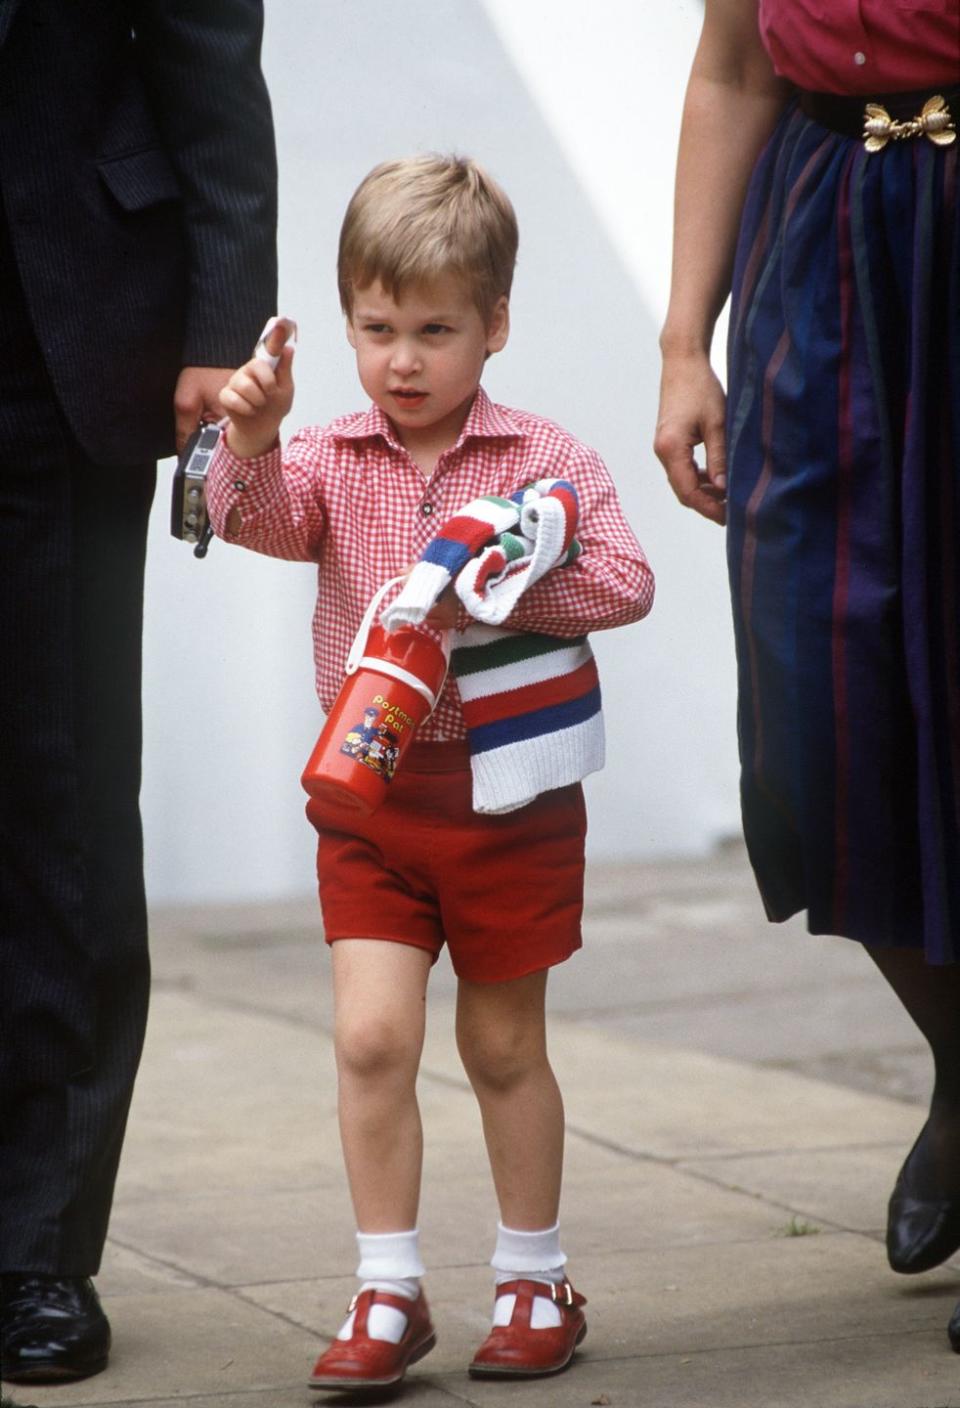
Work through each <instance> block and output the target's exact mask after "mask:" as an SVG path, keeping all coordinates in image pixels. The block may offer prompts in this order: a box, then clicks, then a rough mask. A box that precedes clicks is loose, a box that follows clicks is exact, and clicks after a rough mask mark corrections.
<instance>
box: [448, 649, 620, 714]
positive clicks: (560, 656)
mask: <svg viewBox="0 0 960 1408" xmlns="http://www.w3.org/2000/svg"><path fill="white" fill-rule="evenodd" d="M555 644H556V647H557V648H556V650H551V651H547V652H545V653H538V654H537V655H531V656H529V657H528V658H527V659H526V660H517V661H515V662H514V663H513V664H510V665H502V666H501V667H500V668H499V669H495V670H482V671H475V672H474V673H473V674H469V675H465V676H458V677H457V688H458V689H459V691H460V700H461V703H464V704H467V703H470V702H471V701H473V700H475V699H484V698H486V697H487V696H488V695H491V694H501V693H507V692H508V691H510V690H515V689H525V688H526V686H527V685H531V684H539V683H540V682H541V681H543V680H552V679H556V678H557V676H558V675H567V674H571V673H572V672H573V671H574V670H579V668H580V666H581V665H584V664H586V662H587V661H588V660H592V659H593V652H592V651H591V650H590V647H589V646H588V645H568V643H567V642H566V641H560V640H558V641H556V642H555Z"/></svg>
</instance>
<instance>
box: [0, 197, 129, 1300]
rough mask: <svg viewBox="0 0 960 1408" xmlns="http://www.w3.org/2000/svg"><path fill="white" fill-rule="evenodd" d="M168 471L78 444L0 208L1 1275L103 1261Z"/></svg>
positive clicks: (124, 1057)
mask: <svg viewBox="0 0 960 1408" xmlns="http://www.w3.org/2000/svg"><path fill="white" fill-rule="evenodd" d="M154 477H155V468H154V466H152V465H137V466H128V467H124V468H116V467H111V468H104V467H101V466H98V465H96V464H93V463H92V462H91V461H90V460H89V459H88V458H87V456H86V455H85V454H84V453H83V451H82V449H81V448H80V446H79V445H78V444H77V443H76V441H75V439H74V437H73V436H72V434H71V432H70V430H69V427H68V426H67V424H66V423H65V421H64V419H63V416H62V415H61V413H60V410H59V408H58V406H57V402H56V398H55V395H54V392H53V389H52V387H51V384H50V381H49V379H48V376H47V373H46V371H45V368H44V364H43V361H42V358H41V355H40V350H39V348H38V347H37V344H36V341H35V339H34V336H33V333H32V329H31V323H30V318H29V314H28V311H27V308H26V306H25V303H24V299H23V295H22V290H21V288H20V284H19V280H18V277H17V273H16V269H15V266H14V261H13V257H12V253H11V251H10V247H9V243H8V240H7V238H6V227H5V222H4V217H3V212H2V206H0V1271H3V1272H7V1271H39V1272H52V1273H60V1274H63V1275H92V1274H93V1273H95V1272H96V1271H97V1269H98V1267H99V1263H100V1256H101V1252H102V1249H103V1242H104V1238H105V1236H106V1227H107V1219H108V1217H109V1211H110V1204H111V1200H112V1196H113V1185H114V1181H115V1178H116V1171H117V1164H118V1160H119V1156H120V1147H121V1143H122V1139H123V1132H124V1127H125V1124H126V1117H127V1110H128V1107H129V1102H130V1095H131V1092H132V1088H133V1080H134V1076H135V1073H136V1068H137V1064H138V1061H139V1057H140V1049H141V1046H142V1042H143V1033H144V1029H145V1025H146V1010H147V994H148V987H149V960H148V956H147V926H146V913H145V902H144V893H143V878H142V841H141V828H140V817H139V809H138V792H139V785H140V742H141V725H140V636H141V620H142V604H143V568H144V556H145V549H146V527H147V518H148V514H149V509H150V501H151V497H152V493H153V484H154Z"/></svg>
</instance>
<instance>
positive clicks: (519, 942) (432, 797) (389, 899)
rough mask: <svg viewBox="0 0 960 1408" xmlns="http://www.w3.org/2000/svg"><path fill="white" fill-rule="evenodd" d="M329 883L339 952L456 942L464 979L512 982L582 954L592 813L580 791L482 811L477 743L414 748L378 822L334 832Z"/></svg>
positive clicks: (453, 950)
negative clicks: (374, 942)
mask: <svg viewBox="0 0 960 1408" xmlns="http://www.w3.org/2000/svg"><path fill="white" fill-rule="evenodd" d="M313 806H314V804H313V802H312V801H311V802H308V803H307V816H308V817H309V818H310V820H311V821H312V822H313V824H314V825H315V826H316V828H317V831H318V833H319V836H320V841H319V845H318V847H317V875H318V878H319V882H320V904H321V907H322V909H323V922H324V929H325V932H326V940H327V943H328V944H332V943H335V942H336V940H337V939H389V940H392V941H393V942H395V943H401V944H411V945H412V946H413V947H414V948H422V949H426V950H427V952H428V953H430V954H432V955H433V959H434V961H436V959H437V957H438V956H439V953H440V950H441V949H442V948H443V945H444V941H446V943H447V945H448V947H449V949H450V959H451V962H452V964H453V968H454V972H455V973H456V974H457V976H458V977H460V978H466V979H467V980H468V981H469V982H475V983H500V982H506V981H507V980H508V979H510V978H521V977H523V976H524V975H525V974H527V973H535V972H538V971H539V970H540V969H541V968H549V967H551V966H552V965H553V964H555V963H562V962H563V960H564V959H565V958H569V957H570V955H571V953H573V952H574V951H575V950H576V949H578V948H579V947H580V944H581V942H582V940H581V935H580V919H581V914H582V910H583V868H584V861H583V846H584V838H585V836H586V831H587V818H586V808H585V807H584V801H583V791H582V789H581V787H580V786H579V784H577V785H575V786H572V787H562V788H558V789H557V790H556V791H553V792H545V793H543V795H542V796H540V797H538V798H537V799H536V801H533V802H531V803H530V804H529V805H528V806H526V807H522V808H521V809H520V810H519V811H515V812H507V813H506V814H505V815H504V816H480V815H478V814H477V813H476V812H475V811H474V810H473V807H472V805H471V776H470V769H469V758H468V754H467V749H466V744H460V743H424V744H420V745H419V746H417V745H413V747H412V748H411V750H410V752H409V754H408V755H407V756H406V757H405V758H404V760H403V765H402V767H401V768H400V769H399V771H398V772H397V774H396V776H395V777H394V779H393V781H392V782H391V784H390V791H389V794H388V796H387V800H386V801H385V802H384V803H383V805H382V806H381V807H380V808H379V809H378V810H377V811H376V812H375V813H374V814H373V816H371V817H365V818H357V819H356V820H354V819H353V818H351V820H350V822H349V828H350V829H349V830H342V831H333V830H330V829H328V828H325V827H324V826H323V825H322V824H321V823H320V822H319V821H318V819H317V817H316V815H315V814H312V808H313Z"/></svg>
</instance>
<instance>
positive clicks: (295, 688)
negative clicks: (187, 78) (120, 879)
mask: <svg viewBox="0 0 960 1408" xmlns="http://www.w3.org/2000/svg"><path fill="white" fill-rule="evenodd" d="M398 17H400V21H401V22H398ZM699 17H700V5H699V0H674V3H673V4H671V5H670V6H657V7H654V6H652V5H644V6H638V5H636V4H635V3H626V0H623V2H622V3H621V0H594V3H593V4H592V5H590V6H589V7H584V6H582V5H580V4H574V3H572V0H550V3H547V0H487V3H486V4H481V3H479V0H407V3H406V4H404V5H403V6H402V7H401V8H400V9H399V10H398V8H397V6H396V5H394V4H389V3H387V0H363V3H362V4H360V3H358V0H267V38H266V45H265V55H264V63H265V69H266V73H267V78H268V82H269V84H270V89H271V93H272V95H273V101H274V109H275V117H276V123H277V134H278V145H279V153H280V170H281V232H280V254H281V297H280V304H281V308H282V309H283V311H286V312H290V313H291V314H293V315H294V316H295V317H296V318H297V319H298V321H299V324H300V333H301V343H300V348H299V350H298V353H297V381H298V393H297V402H296V405H295V407H294V412H293V416H292V421H291V423H292V424H299V423H303V422H306V421H324V420H328V419H330V418H331V417H332V416H333V415H336V414H339V413H341V412H343V411H345V410H349V409H353V408H356V407H359V406H362V405H363V397H362V393H361V392H360V390H359V387H358V386H357V383H356V378H355V374H354V371H353V365H352V361H351V356H350V352H349V348H348V347H347V345H346V342H345V339H344V337H343V332H342V324H341V318H340V314H339V309H338V306H337V299H336V289H335V282H334V261H335V254H336V238H337V231H338V228H339V222H340V219H341V216H342V211H343V207H344V205H345V203H346V200H347V199H348V197H349V195H350V192H351V191H352V190H353V188H354V186H355V185H356V184H357V182H358V181H359V179H360V178H361V177H362V176H363V175H364V174H365V172H366V171H367V170H368V169H369V168H370V167H371V166H372V165H374V163H375V162H377V161H380V160H382V159H384V158H386V157H390V156H396V155H402V154H405V153H409V152H414V151H420V150H451V149H455V150H458V151H463V152H469V153H470V154H472V155H474V156H476V157H477V158H478V159H479V160H481V161H482V162H483V163H484V164H485V165H487V166H488V167H489V168H490V169H491V171H492V172H493V173H494V174H495V175H496V176H497V177H498V178H499V179H500V180H501V181H502V182H503V184H504V185H505V187H506V189H507V190H508V192H509V193H510V195H511V197H512V199H513V201H514V203H515V205H516V207H517V212H518V215H519V219H520V228H521V249H520V261H519V266H518V270H517V281H516V285H515V292H514V298H513V329H514V330H513V335H512V339H511V343H510V346H509V347H508V348H507V349H506V351H505V352H504V353H502V354H501V355H500V356H499V357H498V358H496V359H495V361H493V362H492V363H491V365H490V367H489V369H488V372H487V375H486V378H485V381H486V385H487V387H488V390H489V391H490V392H491V394H492V395H493V396H494V397H495V398H496V399H499V400H502V401H504V402H506V403H507V404H515V405H520V406H527V407H529V408H531V409H534V410H537V411H540V412H542V413H543V414H545V415H549V416H552V417H553V418H554V419H556V420H559V421H561V422H562V423H563V424H565V425H567V426H569V427H570V429H572V430H573V431H575V432H576V433H577V434H578V435H580V436H581V437H582V438H583V439H585V440H587V441H588V442H590V443H592V444H594V445H596V446H597V448H598V449H599V450H600V451H601V453H602V454H603V455H604V457H605V459H606V461H607V463H608V465H609V467H610V469H611V471H612V473H613V475H614V478H615V479H616V481H617V483H618V485H619V487H620V491H621V496H622V499H623V502H624V505H625V507H626V510H627V513H628V516H629V517H630V520H631V522H632V523H633V525H634V527H635V528H636V530H637V533H638V535H639V537H640V539H641V541H642V542H643V544H644V546H645V547H646V549H647V551H648V554H649V556H650V558H651V561H652V563H653V566H654V568H655V570H656V572H657V578H658V599H657V604H656V606H655V609H654V613H653V615H652V616H651V617H650V618H649V619H648V620H647V621H645V622H643V623H641V624H640V625H639V626H635V627H632V628H630V629H628V630H625V631H620V632H614V633H612V634H610V635H609V636H603V637H601V638H599V639H598V640H597V641H596V642H595V644H596V649H597V654H598V656H599V659H600V663H601V671H602V677H603V684H604V693H605V700H606V711H607V723H608V742H609V762H608V766H607V769H606V771H605V773H603V774H602V775H601V776H600V777H598V778H595V779H592V780H591V782H590V783H589V799H590V808H591V842H590V844H591V850H592V853H593V855H594V856H596V857H614V856H626V855H650V854H655V853H664V852H681V851H683V852H688V853H690V852H698V851H703V850H705V849H706V848H708V847H709V846H710V845H711V844H712V843H713V842H714V841H715V840H716V839H717V838H718V837H720V836H722V835H725V834H728V833H730V832H733V831H735V830H736V829H737V826H738V819H737V818H738V813H737V800H736V759H735V742H734V706H733V666H732V642H731V632H730V627H729V623H728V608H727V603H726V585H725V578H724V570H723V541H722V535H721V533H720V532H719V531H718V530H717V529H715V528H713V527H712V526H710V525H708V524H706V523H704V522H701V521H699V520H697V519H695V518H694V517H693V516H692V515H689V514H685V513H684V512H682V511H681V510H680V509H679V507H678V506H677V505H676V503H675V501H674V500H673V498H672V496H671V495H670V493H669V491H668V489H667V488H666V485H665V481H664V479H663V475H662V472H661V471H660V469H659V466H658V465H657V463H656V461H655V460H654V458H653V455H652V452H651V450H650V441H651V438H652V434H653V424H654V418H655V413H656V383H657V349H656V335H657V328H658V325H659V321H660V319H661V318H662V314H663V309H664V300H665V296H666V288H667V278H668V272H669V238H670V231H669V227H670V205H671V190H670V188H671V182H672V170H673V162H674V153H675V146H676V130H677V122H678V117H679V108H680V103H681V100H682V92H683V85H684V81H685V75H686V70H687V67H688V65H689V60H690V57H691V55H692V51H693V46H694V44H695V42H696V34H697V30H698V25H699ZM170 468H171V466H170V465H169V464H168V465H164V466H162V467H161V488H160V492H159V496H158V503H157V509H156V513H155V521H154V524H153V539H152V543H151V558H150V566H149V578H148V607H147V633H146V675H145V700H146V750H145V751H146V756H145V767H144V794H143V805H144V819H145V825H146V832H147V848H148V849H147V855H148V883H149V888H150V894H151V897H152V898H153V899H154V900H168V899H203V898H229V897H236V898H241V899H242V898H249V897H255V896H279V895H286V894H295V893H298V892H302V891H304V890H307V889H309V888H310V887H311V885H312V853H313V845H312V839H311V836H312V833H311V832H310V829H309V828H308V827H307V825H306V823H305V822H304V820H303V815H302V802H301V796H300V793H299V787H298V776H299V771H300V768H301V766H302V763H303V762H304V760H305V758H306V756H307V754H308V752H309V750H310V747H311V746H312V743H313V741H314V738H315V735H316V733H317V731H318V729H319V727H320V724H321V717H320V714H319V711H318V708H317V706H316V704H315V701H314V698H313V692H312V664H311V659H310V638H309V617H310V611H311V606H312V594H313V573H312V570H311V569H310V568H309V567H306V566H299V565H291V564H278V563H273V562H269V561H267V560H265V559H261V558H256V557H255V556H253V555H252V554H246V553H243V552H240V551H237V550H235V549H229V548H226V547H225V546H224V545H223V544H221V543H215V544H214V546H213V547H212V549H211V551H210V556H209V557H208V559H207V560H206V561H205V562H203V563H199V562H196V561H195V560H194V559H193V557H192V556H191V554H190V552H189V550H188V549H187V548H186V547H185V546H184V545H183V544H180V543H176V542H174V541H173V540H172V539H170V538H169V536H168V534H167V521H166V520H167V507H168V496H167V486H168V482H169V473H170Z"/></svg>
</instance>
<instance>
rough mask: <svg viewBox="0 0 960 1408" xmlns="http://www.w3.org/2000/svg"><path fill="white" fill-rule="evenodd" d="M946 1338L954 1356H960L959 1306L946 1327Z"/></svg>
mask: <svg viewBox="0 0 960 1408" xmlns="http://www.w3.org/2000/svg"><path fill="white" fill-rule="evenodd" d="M947 1338H948V1339H949V1341H950V1348H951V1349H952V1350H953V1352H954V1354H960V1305H958V1306H957V1308H956V1310H955V1311H954V1312H953V1314H952V1315H951V1316H950V1324H949V1325H948V1326H947Z"/></svg>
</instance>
